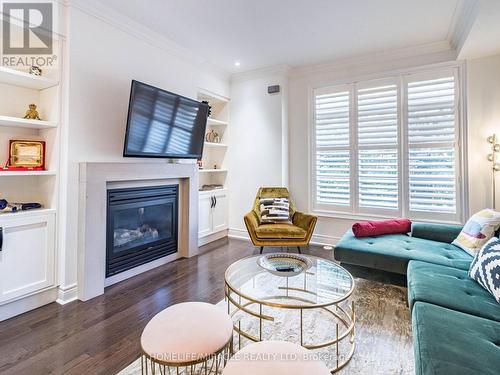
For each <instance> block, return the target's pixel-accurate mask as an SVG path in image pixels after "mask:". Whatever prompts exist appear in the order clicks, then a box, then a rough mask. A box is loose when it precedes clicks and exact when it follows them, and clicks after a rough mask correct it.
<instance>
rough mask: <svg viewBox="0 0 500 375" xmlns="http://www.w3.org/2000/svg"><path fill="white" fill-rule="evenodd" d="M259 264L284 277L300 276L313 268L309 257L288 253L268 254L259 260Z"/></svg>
mask: <svg viewBox="0 0 500 375" xmlns="http://www.w3.org/2000/svg"><path fill="white" fill-rule="evenodd" d="M257 263H258V264H259V266H261V267H262V268H264V269H265V270H267V271H269V272H271V273H272V274H273V275H276V276H283V277H290V276H296V275H299V274H301V273H302V272H304V271H306V270H308V269H309V268H311V266H312V262H311V261H310V260H309V259H308V258H307V257H304V256H301V255H296V254H288V253H276V254H266V255H263V256H261V257H260V258H259V259H257Z"/></svg>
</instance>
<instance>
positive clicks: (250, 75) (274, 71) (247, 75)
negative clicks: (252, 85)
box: [231, 64, 292, 82]
mask: <svg viewBox="0 0 500 375" xmlns="http://www.w3.org/2000/svg"><path fill="white" fill-rule="evenodd" d="M291 71H292V68H291V67H290V66H288V65H285V64H282V65H273V66H268V67H264V68H259V69H253V70H248V71H246V72H241V73H233V74H232V75H231V82H242V81H249V80H253V79H259V78H267V77H273V76H284V77H287V76H289V75H290V72H291Z"/></svg>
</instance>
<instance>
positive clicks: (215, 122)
mask: <svg viewBox="0 0 500 375" xmlns="http://www.w3.org/2000/svg"><path fill="white" fill-rule="evenodd" d="M207 124H208V125H212V126H213V125H216V126H227V125H228V124H229V123H228V122H227V121H221V120H216V119H214V118H208V120H207Z"/></svg>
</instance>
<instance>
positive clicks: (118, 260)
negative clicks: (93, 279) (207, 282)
mask: <svg viewBox="0 0 500 375" xmlns="http://www.w3.org/2000/svg"><path fill="white" fill-rule="evenodd" d="M177 226H178V185H164V186H151V187H139V188H125V189H109V190H108V191H107V226H106V277H110V276H113V275H116V274H118V273H120V272H123V271H126V270H129V269H131V268H134V267H137V266H140V265H142V264H145V263H148V262H151V261H153V260H156V259H159V258H162V257H164V256H167V255H169V254H173V253H176V252H177Z"/></svg>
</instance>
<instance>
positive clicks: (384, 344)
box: [119, 279, 414, 375]
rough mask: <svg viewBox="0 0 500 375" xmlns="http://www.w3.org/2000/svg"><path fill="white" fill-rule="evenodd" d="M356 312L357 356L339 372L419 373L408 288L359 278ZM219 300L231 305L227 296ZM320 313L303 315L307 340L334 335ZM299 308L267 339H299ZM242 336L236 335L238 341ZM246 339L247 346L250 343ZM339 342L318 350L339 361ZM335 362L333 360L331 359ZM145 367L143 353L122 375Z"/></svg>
mask: <svg viewBox="0 0 500 375" xmlns="http://www.w3.org/2000/svg"><path fill="white" fill-rule="evenodd" d="M352 298H353V300H354V304H355V310H356V315H357V321H356V334H355V343H356V349H355V352H354V356H353V357H352V359H351V361H350V362H349V363H348V365H347V366H346V367H344V368H343V369H342V370H340V371H339V372H337V373H338V374H384V375H385V374H414V362H413V347H412V336H411V318H410V312H409V310H408V307H407V305H406V288H402V287H397V286H392V285H386V284H382V283H379V282H375V281H368V280H364V279H356V288H355V291H354V294H353V297H352ZM218 305H220V306H221V308H224V309H226V308H227V305H226V302H224V301H221V302H220V303H219V304H218ZM322 315H324V314H321V313H308V314H305V315H304V334H305V336H304V337H305V339H306V341H308V340H313V341H315V342H319V341H322V340H328V339H331V338H332V332H334V330H332V329H330V328H329V327H328V322H325V316H322ZM298 322H299V315H298V314H297V312H296V311H290V310H284V311H283V313H282V314H280V315H279V316H277V317H276V321H275V322H274V323H266V324H264V326H263V336H264V337H265V338H266V339H274V340H287V341H293V342H297V341H298V332H297V329H296V328H297V327H296V326H297V324H298ZM242 324H243V325H244V327H243V328H244V329H245V330H246V331H250V332H254V333H256V332H257V331H256V330H257V329H258V322H257V321H255V320H247V321H244V323H242ZM237 342H238V337H237V336H235V343H236V347H237V346H238V344H237ZM248 343H249V342H248V341H247V340H242V346H245V345H247V344H248ZM333 350H334V348H330V349H321V350H319V351H318V353H319V354H320V355H322V358H325V361H326V362H327V365H328V366H329V367H334V363H331V358H334V355H333V352H332V351H333ZM329 362H330V363H329ZM140 373H141V362H140V359H138V360H136V361H135V362H133V363H132V364H131V365H129V366H128V367H127V368H125V369H124V370H122V371H121V372H120V373H119V375H136V374H140Z"/></svg>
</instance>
